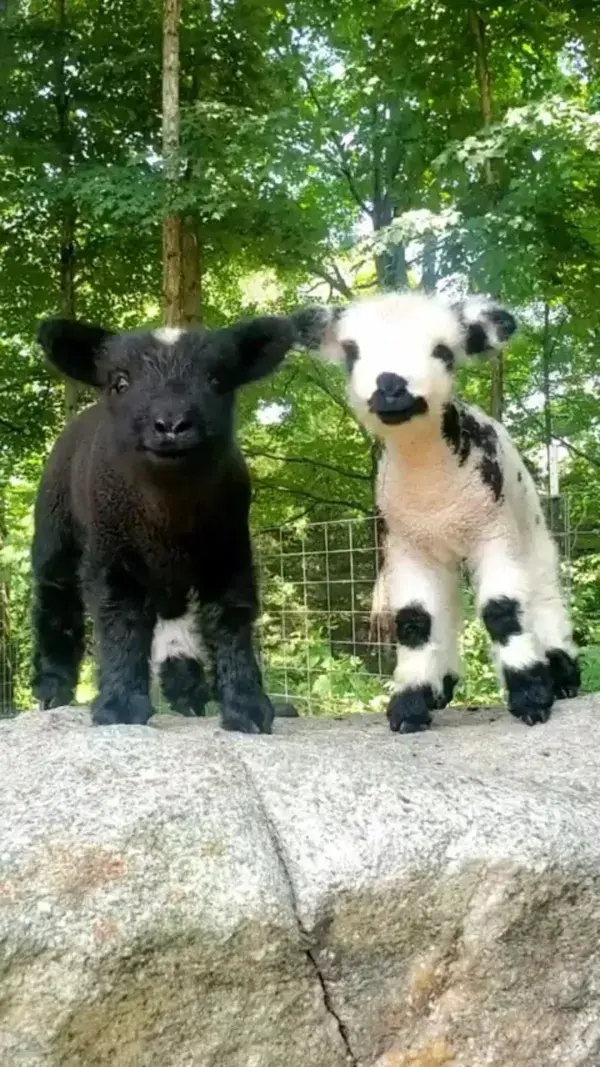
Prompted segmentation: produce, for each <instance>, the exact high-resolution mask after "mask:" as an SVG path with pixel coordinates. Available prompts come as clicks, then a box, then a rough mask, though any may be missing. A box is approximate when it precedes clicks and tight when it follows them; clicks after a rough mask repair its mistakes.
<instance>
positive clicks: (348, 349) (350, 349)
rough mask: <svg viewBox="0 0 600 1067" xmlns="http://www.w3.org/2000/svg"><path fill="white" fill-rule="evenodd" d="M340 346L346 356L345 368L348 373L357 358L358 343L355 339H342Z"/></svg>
mask: <svg viewBox="0 0 600 1067" xmlns="http://www.w3.org/2000/svg"><path fill="white" fill-rule="evenodd" d="M342 348H343V349H344V355H345V356H346V370H347V371H348V374H350V373H351V372H352V368H353V367H354V364H355V363H356V361H357V359H358V345H357V343H356V341H342Z"/></svg>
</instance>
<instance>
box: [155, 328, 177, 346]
mask: <svg viewBox="0 0 600 1067" xmlns="http://www.w3.org/2000/svg"><path fill="white" fill-rule="evenodd" d="M184 332H185V331H184V330H182V329H181V327H179V326H159V327H158V329H156V330H153V331H152V336H153V337H155V338H156V340H157V341H160V342H161V344H163V345H174V344H177V341H178V340H179V338H180V337H181V336H182V335H183V333H184Z"/></svg>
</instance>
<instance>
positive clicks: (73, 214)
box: [54, 0, 81, 421]
mask: <svg viewBox="0 0 600 1067" xmlns="http://www.w3.org/2000/svg"><path fill="white" fill-rule="evenodd" d="M56 21H57V25H58V29H59V31H60V39H59V45H58V49H57V53H56V61H55V65H54V108H55V111H56V122H57V128H56V141H57V145H58V155H59V159H60V169H61V173H62V178H63V181H65V182H66V181H67V180H68V177H69V174H70V171H71V155H72V148H73V136H72V131H71V128H70V122H69V108H70V101H69V97H68V94H67V88H66V79H65V65H66V32H67V6H66V0H56ZM76 229H77V210H76V207H75V204H74V202H73V200H72V199H65V200H64V201H63V203H62V209H61V220H60V259H59V277H60V314H61V316H62V317H63V318H65V319H74V318H75V313H76V308H75V270H76V260H75V240H76ZM80 397H81V387H80V386H79V385H78V384H77V383H76V382H72V381H67V382H65V414H66V417H67V421H68V420H69V419H70V418H72V416H73V415H75V414H76V412H77V408H78V406H79V400H80Z"/></svg>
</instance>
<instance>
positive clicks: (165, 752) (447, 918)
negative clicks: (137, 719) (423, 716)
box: [0, 697, 600, 1067]
mask: <svg viewBox="0 0 600 1067" xmlns="http://www.w3.org/2000/svg"><path fill="white" fill-rule="evenodd" d="M0 1063H1V1064H2V1065H3V1067H343V1065H344V1067H347V1065H350V1067H480V1065H481V1067H553V1065H557V1067H558V1065H559V1064H560V1067H598V1065H599V1064H600V698H595V697H582V698H580V699H579V700H577V701H572V702H566V703H564V704H562V705H560V706H559V707H557V708H556V710H555V712H554V716H553V718H552V720H551V721H550V723H549V724H547V725H546V726H543V727H542V726H540V727H536V728H535V729H527V728H526V727H524V726H522V725H521V724H520V723H517V722H515V721H513V720H511V719H510V717H509V716H508V714H507V713H506V712H505V711H500V710H498V711H496V712H486V713H477V714H473V713H461V712H457V711H452V710H450V711H447V712H446V713H444V714H442V715H440V716H438V725H437V727H436V728H435V729H434V730H432V731H431V732H430V733H429V734H425V735H415V736H402V737H399V736H393V735H391V734H390V733H389V732H388V730H387V727H386V725H385V724H384V723H383V722H382V720H381V719H380V718H376V717H374V718H371V717H353V718H351V719H347V720H345V721H336V720H296V721H293V720H290V721H282V722H279V721H278V722H277V723H276V732H275V733H274V735H273V736H271V737H242V736H239V737H238V736H233V735H227V734H223V733H222V732H220V731H219V729H218V726H217V725H216V722H214V721H210V720H209V721H204V722H202V721H195V720H189V719H175V718H171V717H166V716H165V717H164V718H163V717H160V718H158V719H156V720H155V722H154V724H153V725H152V726H151V727H150V728H143V727H108V728H103V729H92V728H91V727H90V726H89V719H88V716H87V714H86V713H85V712H82V711H74V710H71V711H69V710H61V711H57V712H45V713H33V712H32V713H30V714H26V715H23V716H21V717H20V718H19V719H17V720H13V721H12V722H8V723H3V724H1V725H0Z"/></svg>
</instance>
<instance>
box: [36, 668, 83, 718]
mask: <svg viewBox="0 0 600 1067" xmlns="http://www.w3.org/2000/svg"><path fill="white" fill-rule="evenodd" d="M33 692H34V696H35V697H36V698H37V701H38V704H39V708H40V711H48V710H49V709H50V708H65V707H68V705H69V704H72V703H73V700H74V699H75V687H74V685H73V684H72V682H69V681H65V679H64V678H59V677H57V676H56V675H46V676H45V677H44V678H42V679H41V680H40V681H39V682H37V683H36V685H35V686H34V690H33Z"/></svg>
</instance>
